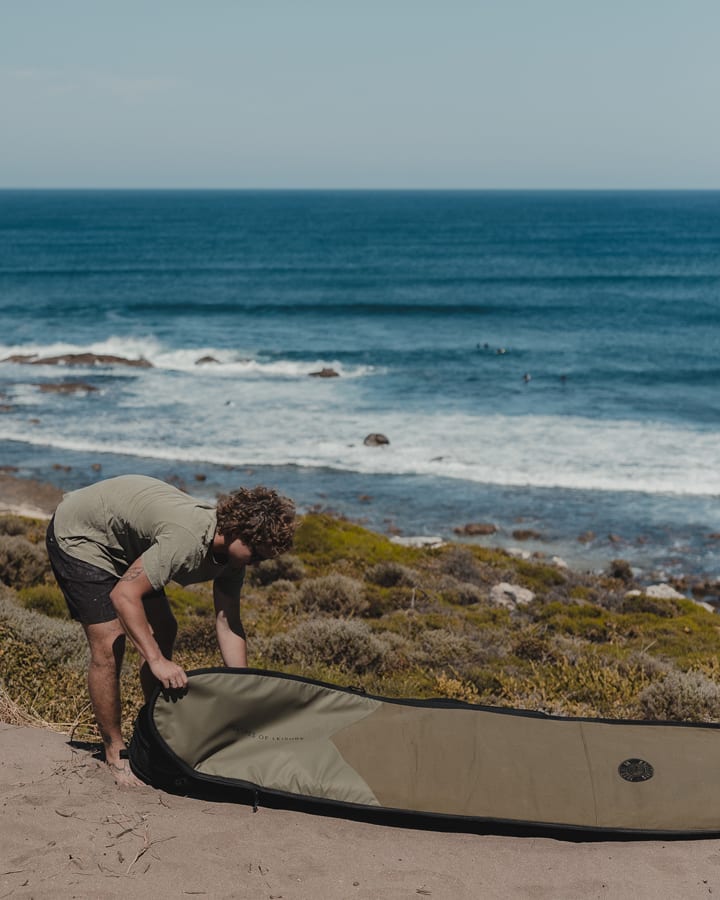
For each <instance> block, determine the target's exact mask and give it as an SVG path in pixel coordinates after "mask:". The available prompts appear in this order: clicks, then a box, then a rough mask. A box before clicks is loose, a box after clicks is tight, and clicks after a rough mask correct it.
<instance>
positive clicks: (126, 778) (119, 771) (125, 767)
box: [107, 751, 146, 787]
mask: <svg viewBox="0 0 720 900" xmlns="http://www.w3.org/2000/svg"><path fill="white" fill-rule="evenodd" d="M124 753H127V751H121V755H120V757H118V759H116V760H114V761H111V760H109V759H108V760H107V765H108V768H109V769H110V772H111V773H112V777H113V778H114V779H115V784H117V785H120V786H121V787H145V786H146V785H145V783H144V782H142V781H140V779H139V778H136V777H135V774H134V773H133V770H132V769H131V768H130V762H129V761H128V759H127V757H126V756H124V755H123V754H124Z"/></svg>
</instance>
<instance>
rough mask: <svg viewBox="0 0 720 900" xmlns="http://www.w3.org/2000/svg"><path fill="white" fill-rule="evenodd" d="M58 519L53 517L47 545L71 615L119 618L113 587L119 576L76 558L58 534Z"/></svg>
mask: <svg viewBox="0 0 720 900" xmlns="http://www.w3.org/2000/svg"><path fill="white" fill-rule="evenodd" d="M54 521H55V520H54V519H51V520H50V524H49V525H48V530H47V536H46V539H45V545H46V546H47V552H48V556H49V557H50V565H51V566H52V570H53V573H54V574H55V578H56V579H57V583H58V584H59V585H60V590H61V591H62V592H63V596H64V597H65V602H66V603H67V606H68V609H69V610H70V615H71V616H72V618H73V619H76V620H77V621H78V622H82V623H83V625H99V624H100V623H101V622H112V621H113V619H117V613H116V612H115V608H114V607H113V605H112V602H111V600H110V591H111V590H112V589H113V588H114V587H115V585H116V584H117V583H118V580H119V579H118V576H117V575H111V574H110V572H105V571H103V570H102V569H98V568H97V566H91V565H90V564H89V563H86V562H83V561H82V560H80V559H75V558H74V557H73V556H70V555H69V554H68V553H65V551H64V550H61V549H60V547H59V545H58V542H57V539H56V538H55V529H54V527H53V526H54Z"/></svg>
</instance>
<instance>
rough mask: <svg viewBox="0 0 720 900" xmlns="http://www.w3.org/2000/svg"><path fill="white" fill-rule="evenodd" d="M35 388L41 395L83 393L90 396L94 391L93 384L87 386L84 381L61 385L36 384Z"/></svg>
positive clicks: (65, 382) (66, 382) (68, 382)
mask: <svg viewBox="0 0 720 900" xmlns="http://www.w3.org/2000/svg"><path fill="white" fill-rule="evenodd" d="M36 387H37V388H39V389H40V391H41V392H42V393H43V394H79V393H81V392H83V391H84V392H85V393H86V394H90V393H92V392H93V391H96V390H97V388H96V387H95V385H94V384H88V383H87V382H86V381H63V382H62V383H61V384H38V385H36Z"/></svg>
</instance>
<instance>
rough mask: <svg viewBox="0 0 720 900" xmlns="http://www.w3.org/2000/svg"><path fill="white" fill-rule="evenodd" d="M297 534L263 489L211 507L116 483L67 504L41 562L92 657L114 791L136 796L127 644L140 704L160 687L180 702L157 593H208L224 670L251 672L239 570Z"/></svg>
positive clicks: (145, 481)
mask: <svg viewBox="0 0 720 900" xmlns="http://www.w3.org/2000/svg"><path fill="white" fill-rule="evenodd" d="M295 526H296V521H295V506H294V504H293V502H292V500H290V499H288V498H287V497H282V496H280V495H279V494H278V493H276V492H275V491H274V490H271V489H270V488H266V487H256V488H252V489H247V488H241V489H240V490H237V491H234V492H232V493H231V494H229V495H226V496H223V497H220V499H219V500H218V503H217V506H215V505H213V504H212V503H208V502H206V501H204V500H198V499H195V498H193V497H190V496H188V495H187V494H185V493H183V492H182V491H180V490H178V489H177V488H175V487H172V486H171V485H169V484H166V483H165V482H163V481H159V480H158V479H155V478H148V477H146V476H144V475H123V476H120V477H118V478H110V479H107V480H105V481H100V482H98V483H97V484H93V485H90V486H89V487H86V488H81V489H80V490H78V491H73V492H72V493H70V494H67V495H66V496H65V497H64V498H63V500H62V501H61V503H60V505H59V506H58V508H57V510H56V511H55V515H54V516H53V518H52V520H51V521H50V524H49V526H48V531H47V548H48V555H49V557H50V563H51V565H52V568H53V572H54V573H55V578H56V579H57V582H58V584H59V585H60V588H61V590H62V592H63V595H64V596H65V600H66V602H67V605H68V609H69V611H70V615H71V617H72V618H73V619H76V620H77V621H79V622H80V623H81V624H82V626H83V629H84V630H85V636H86V637H87V640H88V644H89V646H90V667H89V671H88V690H89V693H90V701H91V703H92V707H93V712H94V714H95V719H96V721H97V725H98V729H99V731H100V735H101V738H102V742H103V746H104V748H105V760H106V762H107V764H108V766H109V767H110V771H111V772H112V774H113V777H114V778H115V781H116V782H117V783H118V784H121V785H139V784H141V782H140V781H139V780H138V779H137V778H136V777H135V775H134V774H133V773H132V771H131V769H130V765H129V762H128V758H127V749H126V746H125V742H124V740H123V736H122V731H121V717H122V716H121V703H120V671H121V667H122V661H123V657H124V653H125V637H126V635H127V636H128V637H129V638H130V640H131V641H132V643H133V644H134V646H135V648H136V649H137V651H138V653H139V655H140V658H141V665H140V682H141V685H142V689H143V693H144V695H145V697H146V699H147V698H148V697H149V696H150V694H151V693H152V691H153V690H154V689H155V687H156V686H157V685H158V683H159V684H161V685H162V686H163V687H164V688H166V689H175V690H182V689H183V688H185V686H186V685H187V675H186V674H185V671H184V670H183V669H182V667H181V666H179V665H177V664H176V663H174V662H173V661H172V652H173V646H174V643H175V636H176V634H177V622H176V621H175V617H174V615H173V614H172V611H171V609H170V605H169V603H168V599H167V596H166V595H165V591H164V587H165V585H166V584H167V583H168V582H170V581H175V582H178V583H179V584H182V585H186V584H196V583H199V582H203V581H212V582H213V601H214V607H215V626H216V633H217V640H218V645H219V648H220V652H221V654H222V658H223V662H224V663H225V665H226V666H236V667H245V666H247V645H246V641H245V631H244V629H243V626H242V622H241V619H240V590H241V587H242V583H243V579H244V576H245V568H246V566H249V565H252V564H253V563H257V562H260V561H262V560H263V559H272V558H274V557H276V556H279V555H280V554H281V553H285V552H286V551H288V550H289V549H290V548H291V546H292V541H293V534H294V531H295Z"/></svg>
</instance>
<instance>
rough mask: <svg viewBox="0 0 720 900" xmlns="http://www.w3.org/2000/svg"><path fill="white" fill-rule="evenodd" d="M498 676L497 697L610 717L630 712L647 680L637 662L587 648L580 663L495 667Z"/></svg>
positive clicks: (546, 709) (524, 704)
mask: <svg viewBox="0 0 720 900" xmlns="http://www.w3.org/2000/svg"><path fill="white" fill-rule="evenodd" d="M497 681H498V686H499V691H498V693H499V699H501V700H502V701H503V702H508V703H510V704H511V705H518V706H522V707H525V708H528V709H538V710H542V711H543V712H549V713H556V714H557V713H562V714H566V715H567V714H570V715H600V716H608V717H615V718H617V717H623V716H628V715H631V714H632V712H633V710H634V709H635V707H636V704H637V698H638V695H639V694H640V692H641V691H643V690H644V689H645V688H646V687H647V686H648V683H649V679H648V676H647V675H646V674H645V672H644V671H643V670H642V668H641V667H640V666H637V665H633V664H631V663H627V662H622V661H616V660H613V659H610V658H608V657H606V656H604V655H602V654H598V653H592V652H590V653H587V652H586V653H585V654H584V655H583V657H582V661H581V663H579V664H578V663H574V662H571V661H570V660H569V659H567V658H565V657H560V658H559V659H557V660H555V661H553V662H542V663H540V662H536V661H531V662H530V666H529V670H528V671H526V672H521V673H513V672H500V673H498V675H497Z"/></svg>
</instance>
